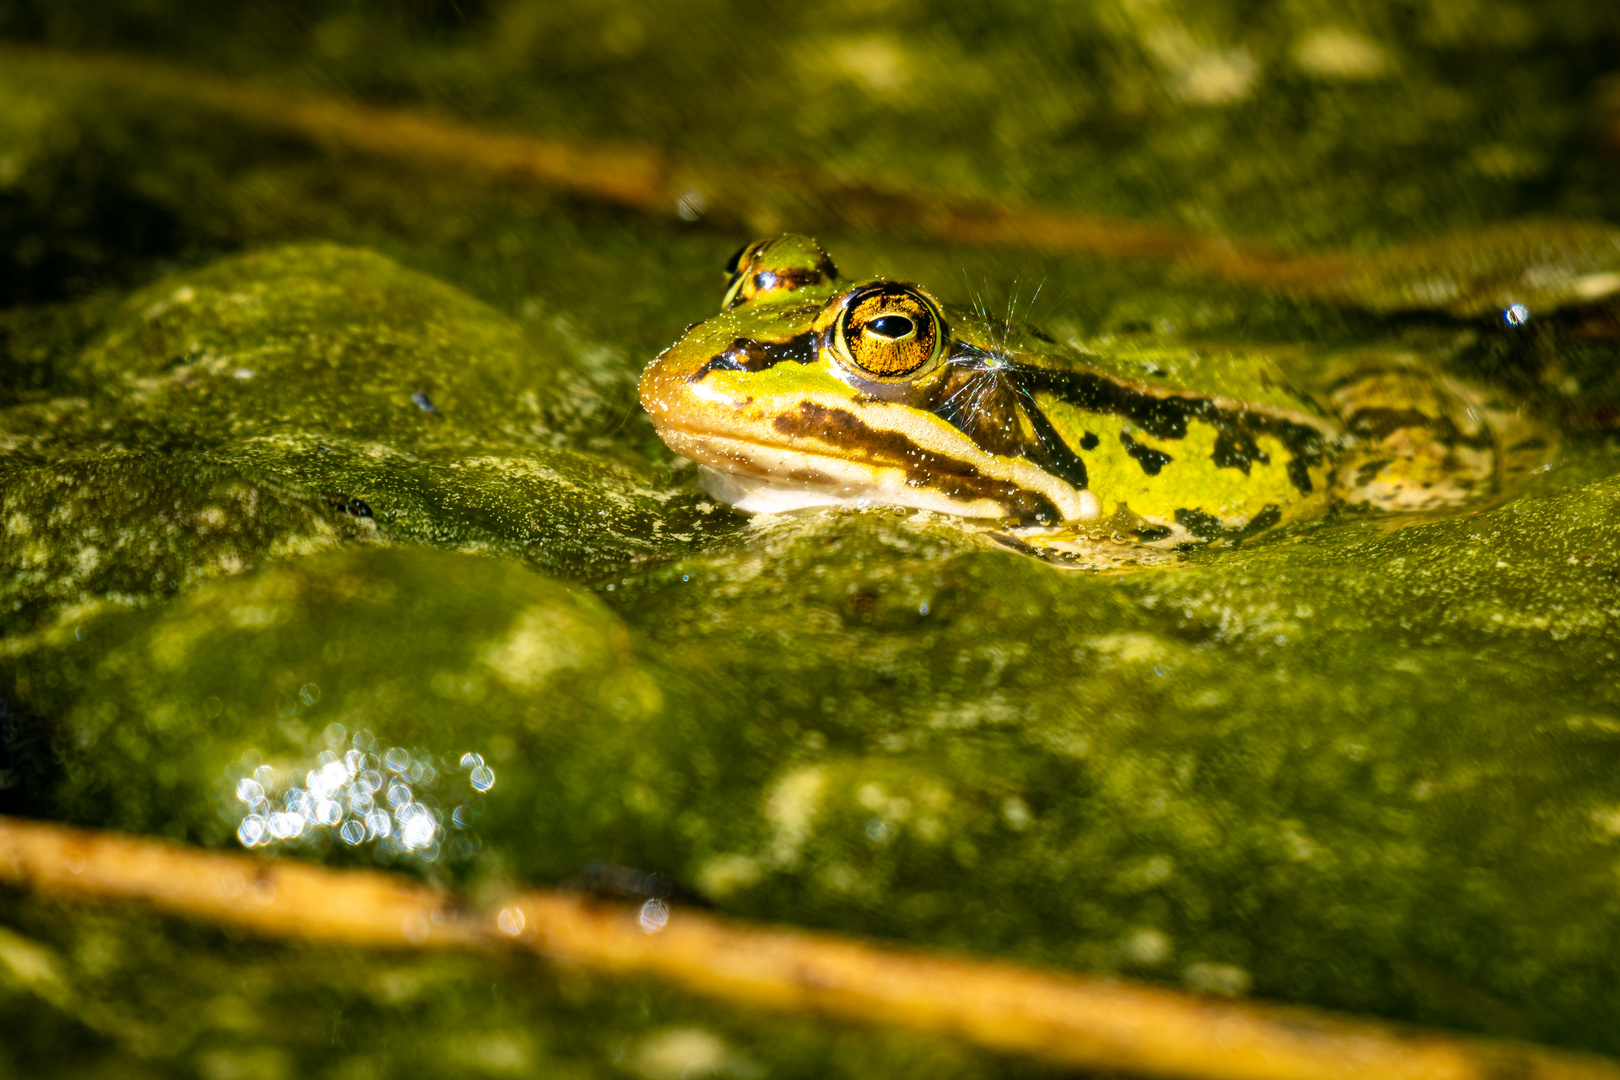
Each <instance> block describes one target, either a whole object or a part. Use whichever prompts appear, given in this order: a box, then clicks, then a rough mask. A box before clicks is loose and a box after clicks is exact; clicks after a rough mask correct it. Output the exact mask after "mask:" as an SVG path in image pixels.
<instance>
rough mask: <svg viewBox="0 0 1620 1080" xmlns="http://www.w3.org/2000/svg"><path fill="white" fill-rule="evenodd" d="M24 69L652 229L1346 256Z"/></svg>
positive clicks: (250, 92) (1206, 258)
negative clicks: (635, 219) (599, 209)
mask: <svg viewBox="0 0 1620 1080" xmlns="http://www.w3.org/2000/svg"><path fill="white" fill-rule="evenodd" d="M0 56H4V57H8V58H11V59H15V60H27V61H30V62H33V63H36V64H41V65H44V66H46V67H49V68H53V69H56V70H61V71H65V72H69V73H71V74H72V75H74V76H76V77H79V78H87V79H92V80H95V81H98V82H101V83H103V84H106V85H108V86H113V87H118V88H121V89H125V90H129V91H133V92H138V93H150V94H157V95H161V96H164V97H169V98H174V99H177V100H179V101H182V102H185V103H188V104H191V105H194V106H197V107H200V108H204V109H211V110H215V111H218V112H220V113H223V114H226V115H228V116H232V117H234V118H236V119H238V120H240V121H242V122H245V123H248V124H251V125H253V126H255V127H259V128H262V129H265V130H270V131H276V132H280V133H283V134H288V135H293V136H296V137H300V138H304V139H308V140H310V141H312V142H316V143H324V144H331V145H336V146H341V147H344V148H346V149H349V150H354V151H358V152H361V153H365V154H370V155H373V156H376V157H381V158H385V159H389V160H394V161H401V162H405V163H409V164H413V165H417V166H430V167H449V168H454V169H462V170H467V171H470V172H472V173H475V174H479V175H484V176H492V177H500V178H506V179H512V180H516V181H519V182H528V183H533V184H537V185H539V186H541V187H545V188H549V189H552V190H558V191H563V192H566V193H568V194H571V195H576V196H581V197H584V198H588V199H594V200H599V201H603V202H607V203H611V204H614V205H617V206H622V207H627V208H630V209H633V210H637V211H640V212H643V213H648V214H653V215H656V216H659V217H666V218H668V217H676V216H682V217H686V218H687V219H688V220H691V219H694V218H696V217H697V216H699V215H701V216H703V217H705V218H707V219H709V220H710V221H712V222H714V223H716V224H719V225H722V226H725V227H741V228H747V229H750V230H752V231H753V232H755V233H759V234H762V235H763V234H770V233H777V232H781V231H783V230H784V229H798V230H807V231H814V230H816V229H819V228H828V227H840V226H843V227H857V228H865V229H875V230H878V231H884V232H896V231H917V232H921V233H922V234H923V235H926V236H929V237H931V238H934V239H938V240H945V241H949V242H952V243H959V244H971V245H983V246H1012V247H1020V248H1026V249H1033V250H1038V251H1045V252H1048V253H1052V254H1061V255H1077V254H1078V255H1102V256H1107V257H1112V258H1146V259H1155V260H1166V261H1171V262H1174V263H1176V264H1177V265H1181V266H1184V267H1186V268H1188V269H1190V270H1193V271H1195V272H1199V273H1205V274H1210V275H1213V276H1216V277H1221V278H1225V279H1227V280H1231V281H1238V282H1243V283H1247V284H1253V285H1276V286H1283V287H1300V286H1309V285H1310V283H1312V282H1326V281H1328V280H1331V279H1336V278H1337V277H1338V276H1339V275H1340V274H1341V273H1342V272H1344V271H1345V270H1346V269H1347V268H1349V267H1350V266H1351V265H1352V264H1353V260H1352V259H1351V258H1350V257H1349V256H1335V255H1328V256H1311V257H1304V258H1295V257H1290V256H1287V255H1283V254H1279V253H1277V252H1274V251H1271V250H1269V249H1267V248H1264V247H1262V246H1260V245H1256V244H1252V243H1242V242H1237V241H1233V240H1230V239H1228V238H1225V237H1219V236H1208V235H1204V234H1201V233H1196V232H1191V231H1188V230H1185V229H1179V228H1176V227H1173V226H1168V225H1156V224H1149V223H1143V222H1132V221H1124V220H1118V219H1112V218H1103V217H1096V216H1092V215H1086V214H1076V213H1071V212H1068V211H1063V210H1054V209H1049V208H1043V207H1038V206H1020V205H1016V204H1010V203H1002V202H988V201H982V200H964V199H953V198H949V197H945V196H940V195H936V194H931V193H925V192H915V191H912V192H906V191H899V192H896V191H890V190H882V189H880V188H879V187H878V186H875V185H872V184H869V183H863V182H860V181H849V180H843V179H839V178H835V177H833V176H830V175H827V174H826V173H824V172H819V171H816V170H814V169H811V168H807V167H802V166H798V165H793V164H787V163H782V162H757V161H756V162H726V163H724V164H721V165H718V166H717V165H713V164H707V163H703V162H697V161H690V160H681V159H679V158H677V157H676V156H674V155H670V154H667V153H665V152H664V151H663V150H661V149H659V148H657V147H652V146H646V145H636V144H619V145H608V144H600V143H592V142H583V141H571V140H567V139H550V138H542V137H538V136H534V135H528V134H522V133H518V132H513V131H503V130H499V129H495V128H491V127H486V126H482V125H479V124H475V123H470V122H468V121H465V120H461V119H458V118H456V117H453V116H447V115H442V114H435V113H433V112H430V111H428V110H426V109H422V108H407V107H381V106H372V105H363V104H359V103H356V102H353V101H349V100H346V99H343V98H341V97H333V96H319V95H314V94H308V93H299V92H289V91H286V90H282V89H278V88H275V87H272V86H269V85H267V84H264V83H259V82H254V81H251V80H246V79H239V78H231V77H226V76H220V75H212V74H207V73H203V72H198V71H194V70H188V69H185V68H182V67H176V66H172V65H168V64H163V63H160V62H156V61H150V60H142V59H136V58H133V57H128V56H118V55H105V54H102V55H96V54H75V53H66V52H58V51H54V50H44V49H32V48H20V47H18V46H15V45H5V44H3V43H0Z"/></svg>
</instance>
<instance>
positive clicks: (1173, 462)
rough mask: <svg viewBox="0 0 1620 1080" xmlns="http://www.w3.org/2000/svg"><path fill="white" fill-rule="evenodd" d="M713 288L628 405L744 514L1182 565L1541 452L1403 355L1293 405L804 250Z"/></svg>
mask: <svg viewBox="0 0 1620 1080" xmlns="http://www.w3.org/2000/svg"><path fill="white" fill-rule="evenodd" d="M725 269H726V274H727V283H726V287H725V291H724V294H723V296H722V300H721V310H720V313H719V314H718V315H715V316H712V317H710V318H709V319H706V320H704V321H702V322H698V323H694V324H692V325H691V326H689V327H688V328H687V329H686V331H685V332H684V333H683V334H682V335H681V337H680V338H679V339H678V340H677V341H676V342H675V343H674V344H672V345H671V346H670V347H669V348H667V349H665V350H664V351H663V352H662V353H660V354H659V355H658V356H657V357H655V358H654V359H653V360H652V362H651V363H649V364H648V366H647V367H646V369H645V370H644V372H643V373H642V376H641V380H640V397H641V403H642V405H643V407H644V408H645V410H646V411H647V413H648V414H649V415H650V417H651V418H652V421H653V424H654V426H655V427H656V429H657V431H658V434H659V435H660V437H661V438H662V439H663V441H664V442H665V444H666V445H667V446H668V447H669V448H670V449H671V450H673V451H674V452H675V453H676V454H678V455H680V456H682V457H684V458H687V459H690V460H692V461H694V462H696V463H697V464H698V466H699V472H700V482H701V484H702V487H703V489H704V490H705V491H706V492H707V493H708V494H709V495H711V496H713V497H714V498H716V499H718V500H720V501H721V502H723V503H726V504H729V505H731V506H733V507H735V508H737V509H738V510H741V511H744V512H748V513H754V514H759V513H776V512H787V511H795V510H802V509H806V508H812V507H827V506H833V507H840V506H841V507H857V508H870V507H878V506H894V507H901V508H911V509H913V510H918V511H931V512H935V513H938V514H945V515H950V516H952V517H953V518H955V519H960V520H964V521H974V522H979V523H985V524H987V526H988V527H989V528H990V529H991V530H992V534H993V535H994V536H996V537H997V538H998V539H999V540H1001V541H1002V542H1004V543H1006V544H1008V545H1009V546H1013V547H1016V548H1019V549H1021V550H1028V551H1031V552H1033V553H1042V554H1045V555H1051V554H1052V553H1054V552H1056V553H1059V554H1061V555H1062V556H1063V557H1065V558H1071V559H1072V558H1079V555H1078V554H1077V552H1078V551H1081V550H1092V551H1094V550H1095V545H1096V544H1097V543H1098V542H1108V543H1115V544H1128V545H1132V546H1137V547H1141V546H1148V547H1156V548H1159V549H1165V548H1169V549H1172V550H1177V551H1186V550H1188V549H1189V548H1191V547H1197V546H1202V545H1210V544H1215V545H1228V546H1235V545H1239V544H1241V543H1242V542H1244V541H1245V540H1248V539H1249V538H1251V537H1256V536H1259V535H1262V534H1267V533H1269V532H1270V531H1272V530H1275V529H1277V528H1279V527H1280V526H1284V525H1286V524H1288V523H1290V522H1297V521H1301V520H1306V519H1312V518H1320V517H1322V516H1324V515H1326V514H1328V513H1330V512H1333V511H1336V510H1339V509H1340V508H1353V509H1357V510H1369V511H1385V512H1394V513H1405V514H1408V515H1412V514H1418V515H1421V514H1432V513H1435V512H1442V511H1447V510H1452V509H1455V508H1456V507H1459V506H1464V505H1468V504H1470V503H1476V502H1478V501H1480V500H1483V499H1489V498H1492V497H1496V496H1499V495H1500V494H1501V493H1503V492H1505V491H1507V490H1509V489H1510V488H1511V487H1512V486H1513V485H1514V484H1515V483H1517V482H1519V481H1521V480H1522V479H1523V477H1525V476H1526V475H1528V474H1529V473H1530V472H1532V471H1534V470H1535V469H1537V468H1539V467H1541V466H1542V465H1544V464H1545V462H1546V461H1547V460H1548V457H1549V456H1550V453H1551V452H1552V449H1553V446H1554V442H1553V439H1552V437H1551V435H1550V434H1549V433H1548V432H1546V431H1544V430H1543V429H1541V428H1540V427H1539V426H1538V425H1536V424H1535V423H1534V421H1533V420H1530V419H1527V418H1526V417H1524V416H1523V415H1521V413H1520V411H1519V410H1516V409H1514V408H1512V407H1511V405H1509V404H1505V403H1502V402H1500V401H1497V400H1494V399H1493V398H1491V396H1490V395H1489V394H1488V392H1486V391H1483V390H1480V389H1478V388H1476V387H1473V386H1471V385H1469V384H1467V383H1464V382H1462V381H1460V380H1458V379H1456V378H1454V377H1451V376H1449V375H1446V374H1444V373H1443V372H1441V371H1438V370H1435V369H1434V368H1433V367H1431V366H1429V365H1427V364H1425V363H1424V362H1423V360H1422V357H1421V356H1417V355H1414V354H1412V353H1411V351H1410V350H1406V351H1403V350H1400V349H1394V350H1383V351H1382V352H1375V353H1374V354H1368V355H1361V356H1358V357H1354V358H1352V360H1350V361H1347V362H1343V363H1339V364H1337V365H1330V366H1329V368H1328V369H1327V370H1325V371H1323V372H1322V373H1321V376H1320V378H1318V379H1316V380H1314V382H1313V384H1312V385H1307V386H1300V385H1297V384H1296V382H1295V381H1292V380H1290V379H1289V378H1288V377H1287V375H1286V373H1285V372H1284V371H1283V370H1282V369H1281V368H1280V366H1279V365H1278V364H1277V363H1276V362H1275V361H1274V360H1273V359H1272V358H1271V357H1269V356H1267V355H1266V354H1264V353H1262V352H1257V351H1254V350H1243V349H1236V350H1234V349H1227V348H1192V349H1189V348H1187V347H1185V346H1180V345H1158V346H1147V347H1144V346H1142V345H1140V344H1137V345H1134V346H1132V347H1131V348H1130V349H1128V350H1124V351H1122V352H1118V353H1116V352H1112V351H1110V350H1108V349H1105V348H1098V347H1094V346H1091V345H1088V344H1086V343H1084V342H1077V341H1068V342H1059V341H1057V340H1055V339H1054V338H1053V336H1052V335H1050V334H1048V333H1046V332H1044V331H1042V330H1040V329H1039V328H1036V327H1033V326H1028V325H1023V324H1021V323H1018V322H1016V321H1014V320H1012V319H1009V318H996V317H994V316H992V315H990V314H989V312H988V311H987V310H986V309H985V308H984V307H983V306H982V305H979V306H974V307H965V306H961V305H950V304H946V303H942V302H941V301H940V300H938V299H936V297H935V296H934V295H933V294H932V293H931V292H929V291H928V290H926V289H924V288H923V287H922V286H920V285H917V284H914V283H911V282H906V281H899V280H893V279H888V278H868V279H860V280H850V279H846V278H844V277H843V276H842V275H840V273H839V272H838V269H837V267H836V266H835V265H834V263H833V261H832V259H831V257H830V256H829V255H828V253H827V252H826V251H825V250H824V249H823V248H822V246H821V245H820V244H819V243H818V242H817V241H816V240H814V239H812V238H810V237H808V236H803V235H797V234H787V235H783V236H778V237H772V238H766V239H761V240H757V241H755V242H753V243H751V244H748V245H746V246H744V247H743V248H742V249H740V250H739V251H737V252H736V254H734V255H733V256H732V257H731V259H730V260H728V262H727V263H726V265H725ZM1088 544H1089V545H1090V547H1089V548H1088V547H1087V545H1088Z"/></svg>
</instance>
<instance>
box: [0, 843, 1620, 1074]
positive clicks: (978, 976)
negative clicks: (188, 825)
mask: <svg viewBox="0 0 1620 1080" xmlns="http://www.w3.org/2000/svg"><path fill="white" fill-rule="evenodd" d="M0 881H3V882H7V883H10V884H13V885H18V886H24V887H27V888H31V889H34V890H36V891H38V892H40V893H43V894H45V895H49V896H55V897H66V898H75V899H96V900H133V901H143V902H145V903H148V904H150V905H152V906H153V907H155V908H157V909H159V910H161V911H164V912H168V913H170V914H174V915H183V916H188V917H190V918H194V919H201V920H206V921H210V922H214V923H220V924H224V925H228V926H234V927H237V928H240V929H243V930H248V931H252V932H255V933H260V934H266V935H271V936H275V937H282V938H290V939H294V940H297V941H303V942H331V943H334V944H341V945H349V946H362V947H385V948H422V949H426V948H480V947H482V948H490V947H502V946H504V947H515V948H525V949H530V950H533V951H534V952H537V953H539V954H540V955H541V956H544V957H547V958H548V959H551V960H554V961H561V962H566V963H572V964H575V965H578V966H580V967H582V968H587V969H593V970H597V971H606V972H615V973H622V974H634V975H652V976H656V977H659V978H662V979H665V980H667V981H669V982H671V983H674V984H676V985H677V986H680V987H682V988H684V989H687V990H690V991H693V992H696V993H700V994H705V995H708V996H710V997H714V998H719V999H722V1000H726V1001H731V1002H735V1003H736V1004H738V1005H742V1006H746V1007H766V1008H775V1009H782V1010H787V1011H813V1012H819V1013H825V1014H829V1015H833V1016H838V1017H842V1018H845V1019H850V1020H858V1021H862V1022H865V1023H871V1024H890V1025H894V1026H899V1027H909V1028H914V1029H921V1030H926V1031H932V1032H940V1033H945V1034H950V1035H953V1036H956V1037H959V1038H963V1039H967V1040H970V1041H972V1042H975V1043H978V1044H980V1045H983V1046H986V1047H991V1048H994V1049H997V1050H1005V1051H1012V1052H1015V1053H1023V1054H1028V1055H1031V1056H1034V1057H1039V1058H1043V1059H1046V1060H1049V1061H1055V1062H1061V1063H1064V1064H1068V1065H1078V1066H1082V1067H1085V1068H1090V1069H1104V1070H1122V1071H1129V1072H1135V1073H1141V1074H1146V1075H1153V1076H1174V1077H1191V1078H1222V1080H1285V1078H1286V1080H1352V1078H1354V1080H1370V1078H1373V1077H1380V1078H1383V1077H1390V1078H1399V1080H1419V1078H1422V1080H1498V1078H1500V1077H1503V1076H1512V1077H1515V1078H1517V1080H1554V1078H1559V1080H1563V1078H1568V1080H1575V1078H1581V1080H1620V1066H1617V1065H1616V1064H1614V1063H1612V1062H1609V1061H1606V1060H1603V1059H1598V1058H1591V1057H1583V1056H1579V1055H1575V1054H1568V1053H1560V1052H1557V1051H1551V1050H1544V1049H1540V1048H1537V1047H1533V1046H1526V1045H1521V1044H1509V1043H1500V1042H1491V1041H1486V1040H1479V1039H1462V1038H1456V1037H1453V1036H1448V1035H1442V1034H1436V1033H1429V1032H1423V1031H1417V1030H1413V1029H1406V1028H1398V1027H1396V1026H1393V1025H1389V1024H1383V1023H1377V1022H1373V1021H1367V1020H1357V1021H1351V1020H1343V1019H1338V1018H1333V1017H1329V1016H1326V1015H1323V1014H1319V1013H1312V1012H1308V1011H1306V1010H1303V1009H1285V1008H1275V1007H1268V1006H1260V1005H1252V1004H1244V1003H1237V1002H1228V1001H1218V1000H1211V999H1208V998H1201V997H1197V996H1194V995H1190V994H1180V993H1176V992H1174V991H1170V990H1162V989H1157V988H1150V987H1145V986H1132V985H1129V984H1126V983H1121V982H1116V981H1113V980H1105V979H1097V978H1086V977H1082V976H1074V975H1061V974H1056V973H1050V972H1042V971H1037V970H1032V969H1028V968H1023V967H1018V966H1016V965H1013V964H1005V963H996V962H993V961H982V960H980V961H974V960H958V959H951V958H948V957H943V956H937V955H930V954H928V953H924V952H920V951H914V950H901V949H893V948H883V947H879V946H877V945H873V944H865V943H861V942H857V941H853V940H849V939H845V938H839V937H835V936H833V935H830V934H812V933H804V932H799V931H794V930H785V929H770V928H764V927H754V926H749V925H747V924H744V923H739V922H735V921H732V920H728V919H721V918H717V917H714V916H712V915H707V914H697V913H687V912H680V911H677V912H676V913H674V914H673V915H672V916H670V917H669V919H668V921H667V922H665V923H663V924H662V928H661V929H657V930H656V932H648V929H647V927H653V928H656V927H657V926H658V923H657V921H656V920H648V921H647V922H646V923H645V926H644V923H643V920H642V919H641V918H638V914H637V912H635V911H634V910H630V909H623V908H619V907H613V906H604V905H600V904H595V903H592V902H590V901H588V900H586V899H583V898H581V897H578V896H573V895H569V894H566V893H557V892H529V893H522V894H519V895H516V896H512V897H508V898H506V899H505V900H504V901H503V902H501V903H499V904H497V905H496V906H494V907H492V908H490V909H489V910H487V911H485V912H476V913H473V912H467V911H465V910H463V909H461V908H458V907H457V906H456V904H455V902H454V899H453V897H452V896H451V895H450V894H448V893H446V892H444V891H443V890H439V889H434V888H431V887H428V886H424V885H418V884H414V883H411V882H409V881H408V880H406V879H404V878H400V877H395V876H392V875H388V874H382V873H376V872H372V871H353V870H330V869H325V868H322V867H318V866H311V865H307V864H303V863H296V862H288V861H281V860H273V859H263V858H258V857H255V856H249V855H231V854H221V853H217V852H209V851H199V850H195V849H190V848H183V847H178V846H175V845H172V844H169V843H165V842H161V841H156V840H147V839H141V838H137V837H131V836H126V835H120V834H116V833H104V832H89V831H83V830H78V829H68V828H63V827H61V826H57V825H48V824H42V823H38V822H29V821H20V820H17V819H12V818H3V817H0Z"/></svg>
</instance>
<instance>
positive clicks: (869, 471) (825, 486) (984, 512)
mask: <svg viewBox="0 0 1620 1080" xmlns="http://www.w3.org/2000/svg"><path fill="white" fill-rule="evenodd" d="M658 433H659V435H661V436H662V437H663V439H664V442H665V443H666V444H667V445H668V446H669V448H670V449H671V450H673V451H675V452H676V453H677V454H680V455H681V456H682V457H687V458H691V459H692V460H693V461H696V462H698V463H699V464H700V465H704V466H707V467H708V468H710V469H714V470H717V471H719V472H722V473H728V474H732V475H734V476H737V477H739V478H740V479H745V480H746V481H752V483H747V482H745V483H741V484H737V485H734V486H735V487H736V493H735V494H736V496H737V497H733V496H732V495H728V494H721V493H720V492H719V491H714V492H713V493H714V494H715V495H716V497H717V498H721V499H723V500H725V501H727V502H730V503H731V504H732V505H734V506H737V507H739V508H740V509H743V510H749V511H763V510H766V509H785V508H787V507H788V506H789V505H792V506H827V505H845V504H852V503H859V504H866V503H886V504H892V505H896V506H913V507H917V508H919V509H923V510H934V511H938V512H939V513H944V514H957V515H960V516H962V517H981V518H1001V517H1005V516H1006V508H1005V507H1004V506H1002V504H1001V503H998V502H996V501H995V500H993V499H972V500H966V501H964V500H958V499H952V498H950V497H949V496H947V495H944V494H942V493H940V492H938V491H936V490H934V489H932V488H927V487H913V486H911V485H910V484H908V483H906V482H905V480H904V478H903V477H902V476H901V475H900V472H899V470H898V469H895V468H892V467H890V468H883V469H873V468H871V467H869V466H865V465H859V464H854V463H851V462H848V461H845V460H843V459H842V458H836V457H831V456H828V455H823V454H814V453H806V452H805V451H804V450H803V449H795V448H789V447H785V446H776V445H772V444H770V443H763V442H756V441H754V440H750V439H739V438H737V437H735V436H730V435H716V434H711V433H708V432H703V431H693V430H691V429H688V428H683V427H678V426H676V425H673V424H667V423H665V424H659V425H658ZM1031 468H1033V466H1031ZM793 473H799V474H801V475H802V474H804V473H813V474H814V475H815V477H816V479H815V480H813V481H811V480H799V481H795V480H790V479H788V477H789V476H791V475H792V474H793ZM1032 490H1036V491H1040V492H1041V493H1042V494H1044V495H1046V496H1047V497H1048V498H1049V499H1053V501H1054V503H1055V504H1056V505H1057V507H1058V510H1059V512H1060V513H1065V516H1066V518H1067V519H1068V520H1090V519H1093V518H1096V517H1097V516H1099V514H1100V513H1101V510H1102V507H1101V504H1100V503H1099V502H1098V501H1097V497H1096V496H1095V495H1093V494H1092V493H1091V492H1089V491H1081V492H1073V491H1072V489H1069V490H1066V491H1065V492H1063V493H1061V494H1062V495H1065V496H1066V497H1060V498H1054V493H1052V492H1049V491H1047V490H1046V489H1045V488H1033V489H1032ZM767 503H769V504H770V505H768V506H767Z"/></svg>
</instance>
